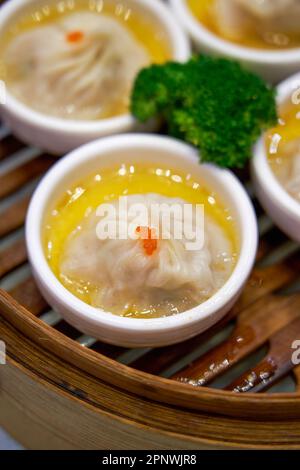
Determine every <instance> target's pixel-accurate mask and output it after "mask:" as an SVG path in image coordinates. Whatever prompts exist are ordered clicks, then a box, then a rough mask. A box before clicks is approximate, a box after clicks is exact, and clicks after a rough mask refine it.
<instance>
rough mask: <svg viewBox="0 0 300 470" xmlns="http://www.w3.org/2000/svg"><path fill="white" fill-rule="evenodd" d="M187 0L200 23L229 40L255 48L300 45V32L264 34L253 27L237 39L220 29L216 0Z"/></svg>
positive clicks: (280, 47) (279, 47)
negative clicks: (216, 13)
mask: <svg viewBox="0 0 300 470" xmlns="http://www.w3.org/2000/svg"><path fill="white" fill-rule="evenodd" d="M186 2H187V4H188V7H189V8H190V10H191V11H192V13H193V15H194V16H195V17H196V18H197V19H198V20H199V21H200V23H202V24H203V25H204V26H205V27H206V28H207V29H208V30H209V31H211V32H212V33H214V34H216V35H217V36H220V37H221V38H222V39H225V40H227V41H231V42H233V43H236V44H239V45H241V46H245V47H253V48H255V49H275V50H276V49H277V50H278V49H287V48H294V47H299V46H300V32H299V34H290V33H289V34H283V33H278V32H276V31H266V34H265V35H264V34H261V33H260V32H259V31H258V30H256V29H253V31H251V34H249V33H248V34H245V36H244V37H243V38H240V39H239V40H237V39H236V37H235V36H234V35H230V34H228V35H225V34H223V32H222V31H220V29H219V27H218V22H217V20H216V17H215V14H214V7H215V3H216V0H186Z"/></svg>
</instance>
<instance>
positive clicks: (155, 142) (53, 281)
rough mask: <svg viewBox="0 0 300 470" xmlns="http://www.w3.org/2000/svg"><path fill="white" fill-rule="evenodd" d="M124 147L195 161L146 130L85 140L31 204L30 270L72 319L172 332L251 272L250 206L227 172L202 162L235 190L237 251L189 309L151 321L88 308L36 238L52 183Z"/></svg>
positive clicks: (221, 301)
mask: <svg viewBox="0 0 300 470" xmlns="http://www.w3.org/2000/svg"><path fill="white" fill-rule="evenodd" d="M124 146H127V147H128V148H140V147H141V146H144V147H146V148H153V149H155V148H156V149H161V150H165V151H168V152H170V153H172V152H174V153H175V154H176V156H180V158H182V159H184V160H186V161H189V162H191V159H193V160H195V159H198V153H197V151H196V150H195V149H194V148H192V147H190V146H189V145H187V144H184V143H182V142H180V141H177V140H176V139H172V138H170V137H164V136H157V135H147V134H123V135H120V136H110V137H105V138H103V139H99V140H96V141H94V142H91V143H89V144H86V145H84V146H82V147H80V148H78V149H76V150H75V151H73V152H71V153H70V154H68V155H67V156H66V157H64V158H63V159H61V160H60V161H59V162H58V163H56V164H55V165H54V167H52V169H51V170H50V171H49V172H48V173H47V174H46V175H45V176H44V178H43V179H42V181H41V182H40V184H39V186H38V188H37V189H36V191H35V193H34V195H33V198H32V200H31V203H30V207H29V210H28V214H27V219H26V242H27V249H28V254H29V258H30V261H31V263H32V266H33V270H34V272H35V273H36V275H37V277H38V278H39V280H40V282H42V284H43V285H44V286H47V289H48V290H50V291H51V293H52V295H54V296H55V298H57V299H59V300H60V302H62V303H63V304H64V306H65V307H66V308H67V309H71V310H72V311H73V314H74V315H75V317H76V318H80V321H84V320H88V321H89V323H90V324H91V323H92V324H94V325H95V326H101V325H102V326H103V325H105V326H106V327H109V328H110V329H115V330H120V329H122V330H127V331H131V332H137V331H140V332H143V333H145V334H147V333H153V332H166V331H169V332H171V331H172V330H177V329H178V328H182V327H186V326H189V327H190V326H191V325H194V324H197V323H199V322H200V321H203V320H205V319H206V318H207V317H209V316H210V315H212V314H213V313H214V312H216V311H218V310H219V309H221V308H222V307H223V306H224V305H226V304H227V303H228V302H229V301H230V300H231V299H233V298H234V297H235V296H236V295H237V294H238V293H239V292H240V289H241V287H242V286H243V284H244V283H245V281H246V279H247V278H248V276H249V274H250V271H251V268H252V266H253V263H254V259H255V254H256V249H257V241H258V233H257V232H258V231H257V222H256V217H255V214H254V209H253V207H252V204H251V202H250V200H249V197H248V195H247V194H246V191H245V189H244V188H243V186H242V185H241V183H240V182H239V181H238V179H237V178H236V177H235V176H234V175H233V174H232V173H231V172H230V171H228V170H224V169H221V168H217V167H215V166H213V165H209V164H206V166H207V167H208V168H209V169H210V171H212V172H214V175H215V176H216V177H217V178H219V179H220V180H222V182H223V185H224V187H227V188H228V191H230V192H232V193H234V194H235V203H236V207H237V209H236V210H237V211H238V212H239V213H240V215H241V225H242V229H241V247H240V254H239V257H238V261H237V264H236V266H235V269H234V271H233V273H232V274H231V276H230V278H229V279H228V281H227V282H226V283H225V284H224V286H223V287H222V288H221V289H219V290H218V291H217V293H216V294H214V295H213V296H212V297H211V298H210V299H209V300H207V301H206V302H204V303H202V304H200V305H199V306H197V307H195V308H193V309H191V310H188V311H185V312H182V313H179V314H175V315H172V316H169V317H163V318H153V319H152V318H151V319H143V318H142V319H140V318H138V319H137V318H126V317H121V316H118V315H113V314H112V313H110V312H105V311H104V310H101V309H98V308H94V307H91V306H90V305H88V304H86V303H85V302H83V301H81V300H80V299H78V298H77V297H75V296H74V295H73V294H71V293H70V292H69V291H68V290H67V289H66V288H65V287H64V286H63V285H62V284H61V283H60V281H59V280H58V279H57V278H56V276H55V275H54V273H53V272H52V270H51V268H50V266H49V264H48V262H47V260H46V257H45V254H44V251H43V247H42V242H41V222H42V217H43V214H44V208H45V206H46V204H47V202H48V198H49V196H50V195H51V192H52V190H53V188H54V187H55V185H56V184H57V181H59V180H60V178H62V177H63V176H64V175H66V174H68V172H69V171H71V170H73V169H74V168H76V167H77V166H79V165H82V164H83V162H87V160H88V158H91V159H93V158H96V156H101V154H105V152H106V151H111V150H112V149H113V150H117V149H118V148H120V149H124ZM229 188H230V189H229ZM74 312H75V313H74Z"/></svg>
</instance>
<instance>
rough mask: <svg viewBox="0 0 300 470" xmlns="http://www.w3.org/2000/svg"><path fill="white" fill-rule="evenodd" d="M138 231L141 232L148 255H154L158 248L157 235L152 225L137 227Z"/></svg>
mask: <svg viewBox="0 0 300 470" xmlns="http://www.w3.org/2000/svg"><path fill="white" fill-rule="evenodd" d="M136 232H137V233H139V234H141V241H142V242H143V248H144V251H145V253H146V255H148V256H152V255H153V253H154V252H155V251H156V250H157V236H156V233H155V230H154V229H153V228H150V227H140V226H139V227H137V228H136Z"/></svg>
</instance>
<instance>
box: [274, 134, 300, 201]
mask: <svg viewBox="0 0 300 470" xmlns="http://www.w3.org/2000/svg"><path fill="white" fill-rule="evenodd" d="M280 158H281V160H282V163H283V164H282V165H280V166H279V165H275V172H276V175H277V177H278V179H279V180H280V182H281V184H282V185H283V186H284V187H285V189H286V190H287V191H288V193H289V194H290V195H291V196H292V197H293V198H295V199H296V200H297V201H299V202H300V139H295V140H293V141H292V142H289V143H288V144H285V146H284V148H283V149H282V155H281V157H280Z"/></svg>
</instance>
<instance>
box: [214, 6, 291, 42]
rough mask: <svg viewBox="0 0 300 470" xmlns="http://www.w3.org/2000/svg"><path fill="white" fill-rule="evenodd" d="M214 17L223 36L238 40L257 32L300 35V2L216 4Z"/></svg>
mask: <svg viewBox="0 0 300 470" xmlns="http://www.w3.org/2000/svg"><path fill="white" fill-rule="evenodd" d="M214 14H215V17H216V19H217V25H218V28H219V31H220V33H221V34H223V35H225V36H228V37H232V38H233V39H235V40H239V39H241V38H243V36H245V35H247V34H251V32H253V31H256V32H258V33H260V34H261V35H263V34H266V33H270V32H273V33H275V32H277V33H287V34H288V33H299V22H300V2H299V0H263V1H262V0H216V2H215V10H214Z"/></svg>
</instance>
